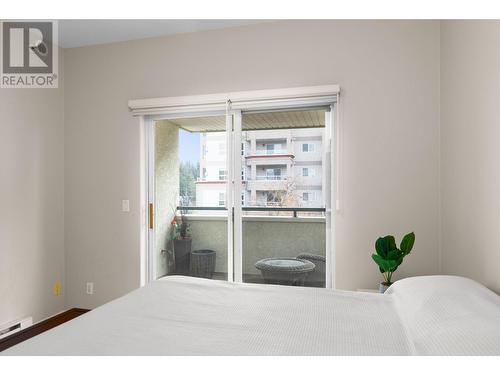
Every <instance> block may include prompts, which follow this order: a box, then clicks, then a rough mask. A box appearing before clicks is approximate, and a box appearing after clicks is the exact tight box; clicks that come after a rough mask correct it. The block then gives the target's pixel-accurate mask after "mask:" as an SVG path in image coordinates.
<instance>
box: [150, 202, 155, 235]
mask: <svg viewBox="0 0 500 375" xmlns="http://www.w3.org/2000/svg"><path fill="white" fill-rule="evenodd" d="M153 228H154V206H153V203H150V204H149V229H153Z"/></svg>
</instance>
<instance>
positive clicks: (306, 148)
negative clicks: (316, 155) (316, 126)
mask: <svg viewBox="0 0 500 375" xmlns="http://www.w3.org/2000/svg"><path fill="white" fill-rule="evenodd" d="M302 152H314V143H303V144H302Z"/></svg>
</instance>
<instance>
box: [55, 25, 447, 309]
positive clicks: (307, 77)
mask: <svg viewBox="0 0 500 375" xmlns="http://www.w3.org/2000/svg"><path fill="white" fill-rule="evenodd" d="M65 59H66V76H67V81H66V87H65V90H66V96H65V101H66V102H65V122H66V135H65V147H66V169H65V173H66V174H65V189H66V192H65V193H66V194H65V204H66V216H65V220H66V237H65V239H66V254H67V274H68V288H69V290H68V292H69V293H68V299H67V302H68V305H70V306H81V307H93V306H96V305H99V304H101V303H103V302H107V301H109V300H110V299H112V298H115V297H118V296H120V295H122V294H124V293H126V292H128V291H130V290H131V289H133V288H136V287H137V286H139V280H140V268H139V259H140V254H139V234H140V232H139V223H140V215H139V202H138V200H139V175H140V174H139V126H138V122H137V120H136V119H134V118H133V117H132V116H131V115H130V112H129V111H128V109H127V101H128V100H129V99H137V98H150V97H161V96H176V95H189V94H202V93H215V92H227V91H238V90H252V89H265V88H280V87H292V86H305V85H320V84H328V83H334V84H339V85H340V86H341V87H342V89H343V92H342V126H343V129H342V138H341V142H342V151H341V152H342V171H343V172H342V191H341V199H342V213H341V214H340V215H339V216H338V219H337V224H336V225H337V269H336V279H337V285H338V287H340V288H346V289H354V288H358V287H374V286H375V285H376V283H377V282H378V281H379V280H380V275H379V274H378V270H377V267H376V266H375V265H374V264H373V263H372V261H371V259H370V254H371V251H372V248H373V242H374V240H375V239H376V238H377V236H379V235H383V234H386V233H395V234H396V235H397V236H398V237H400V236H401V235H402V234H403V233H404V232H407V231H410V230H414V231H415V232H416V234H417V243H416V248H415V252H414V254H413V255H411V257H410V258H409V259H407V261H406V262H405V264H404V265H403V266H402V267H401V270H400V271H399V272H398V274H397V276H398V277H403V276H407V275H416V274H431V273H437V272H438V242H439V241H438V238H439V235H438V233H439V232H438V227H439V220H438V218H439V215H438V207H439V201H438V198H439V193H438V192H439V186H438V182H439V175H438V165H439V136H438V135H439V22H438V21H376V22H375V21H285V22H276V23H265V24H260V25H252V26H245V27H239V28H232V29H224V30H215V31H207V32H201V33H192V34H183V35H177V36H171V37H164V38H154V39H147V40H141V41H132V42H125V43H114V44H109V45H100V46H93V47H83V48H75V49H69V50H66V51H65ZM122 199H130V200H131V212H130V213H126V214H125V213H121V212H120V202H121V200H122ZM90 280H91V281H94V282H95V295H93V296H87V295H85V282H86V281H90Z"/></svg>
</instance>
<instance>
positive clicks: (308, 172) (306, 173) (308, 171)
mask: <svg viewBox="0 0 500 375" xmlns="http://www.w3.org/2000/svg"><path fill="white" fill-rule="evenodd" d="M314 174H315V170H314V168H310V167H305V168H302V176H303V177H314Z"/></svg>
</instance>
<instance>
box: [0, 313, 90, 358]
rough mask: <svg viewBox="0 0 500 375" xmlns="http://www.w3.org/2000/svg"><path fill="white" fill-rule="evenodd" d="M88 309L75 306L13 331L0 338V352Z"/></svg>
mask: <svg viewBox="0 0 500 375" xmlns="http://www.w3.org/2000/svg"><path fill="white" fill-rule="evenodd" d="M89 311H90V310H86V309H77V308H74V309H69V310H67V311H64V312H62V313H60V314H57V315H54V316H52V317H50V318H48V319H45V320H42V321H41V322H39V323H36V324H33V325H32V326H31V327H28V328H25V329H23V330H22V331H19V332H16V333H13V334H12V335H10V336H7V337H6V338H4V339H1V340H0V352H1V351H3V350H5V349H8V348H10V347H11V346H14V345H17V344H19V343H20V342H23V341H25V340H28V339H30V338H32V337H34V336H36V335H39V334H40V333H43V332H45V331H48V330H49V329H52V328H54V327H57V326H58V325H61V324H63V323H66V322H68V321H70V320H71V319H75V318H77V317H79V316H80V315H83V314H85V313H86V312H89Z"/></svg>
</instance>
